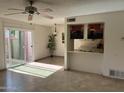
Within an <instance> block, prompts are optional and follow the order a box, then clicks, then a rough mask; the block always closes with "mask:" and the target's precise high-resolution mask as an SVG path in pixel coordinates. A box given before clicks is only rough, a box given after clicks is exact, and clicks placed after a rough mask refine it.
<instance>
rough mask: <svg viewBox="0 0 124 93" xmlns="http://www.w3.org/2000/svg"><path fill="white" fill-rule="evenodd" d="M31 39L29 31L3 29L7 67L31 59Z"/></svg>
mask: <svg viewBox="0 0 124 93" xmlns="http://www.w3.org/2000/svg"><path fill="white" fill-rule="evenodd" d="M31 41H32V38H31V32H29V33H28V32H26V31H22V30H18V29H12V28H6V29H5V54H6V62H7V67H13V66H17V65H22V64H25V63H26V62H29V61H32V57H33V56H32V42H31ZM29 53H31V54H29ZM29 55H30V58H29Z"/></svg>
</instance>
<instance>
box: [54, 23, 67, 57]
mask: <svg viewBox="0 0 124 93" xmlns="http://www.w3.org/2000/svg"><path fill="white" fill-rule="evenodd" d="M56 31H57V36H56V50H55V53H54V55H55V56H64V51H65V43H62V33H63V32H64V33H65V28H64V25H63V24H57V25H56ZM53 32H54V29H53Z"/></svg>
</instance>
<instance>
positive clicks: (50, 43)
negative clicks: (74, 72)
mask: <svg viewBox="0 0 124 93" xmlns="http://www.w3.org/2000/svg"><path fill="white" fill-rule="evenodd" d="M55 37H56V35H55V34H50V35H49V40H48V45H47V48H48V49H49V52H50V57H53V53H54V51H55V49H56V42H55Z"/></svg>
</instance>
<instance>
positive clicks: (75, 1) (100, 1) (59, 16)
mask: <svg viewBox="0 0 124 93" xmlns="http://www.w3.org/2000/svg"><path fill="white" fill-rule="evenodd" d="M42 2H43V3H42ZM26 5H27V4H26V3H25V2H24V0H0V16H1V17H4V18H10V19H15V20H20V21H25V22H28V21H27V15H23V14H18V15H10V16H5V15H4V14H6V13H14V12H18V11H12V10H11V11H10V10H7V9H8V8H19V9H24V8H25V6H26ZM34 6H36V7H37V8H38V9H43V8H52V9H53V10H54V12H52V13H49V14H50V15H52V16H54V19H52V20H50V19H46V18H44V17H42V16H41V15H42V14H41V15H40V16H37V15H35V16H34V19H33V21H32V22H33V23H36V24H43V25H51V24H54V23H58V24H61V23H64V18H65V17H69V16H78V15H87V14H94V13H102V12H109V11H117V10H124V0H38V1H36V2H35V4H34ZM39 11H40V10H39Z"/></svg>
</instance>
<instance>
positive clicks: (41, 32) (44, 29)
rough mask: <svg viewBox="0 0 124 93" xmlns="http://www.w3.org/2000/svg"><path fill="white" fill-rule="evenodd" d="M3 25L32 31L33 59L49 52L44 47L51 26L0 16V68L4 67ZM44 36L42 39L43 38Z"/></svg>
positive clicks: (47, 54)
mask: <svg viewBox="0 0 124 93" xmlns="http://www.w3.org/2000/svg"><path fill="white" fill-rule="evenodd" d="M4 27H15V28H21V29H27V30H30V31H32V33H33V39H34V41H33V43H34V54H35V55H34V60H36V59H39V58H42V57H45V56H49V53H48V51H47V49H46V47H45V46H46V45H47V42H48V40H47V37H48V36H47V35H48V33H49V32H51V28H50V27H48V26H41V25H36V24H33V25H30V24H28V23H25V22H21V21H16V20H10V19H5V18H0V69H3V68H5V62H4V40H3V36H4V35H3V33H4ZM43 38H44V39H43Z"/></svg>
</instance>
